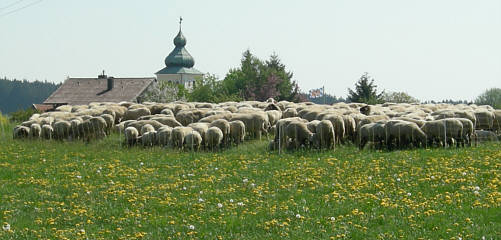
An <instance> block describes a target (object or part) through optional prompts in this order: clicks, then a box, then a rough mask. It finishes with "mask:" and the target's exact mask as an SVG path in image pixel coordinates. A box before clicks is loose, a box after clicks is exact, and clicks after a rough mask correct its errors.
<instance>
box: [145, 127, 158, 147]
mask: <svg viewBox="0 0 501 240" xmlns="http://www.w3.org/2000/svg"><path fill="white" fill-rule="evenodd" d="M157 142H158V141H157V132H156V131H155V130H153V131H147V132H145V133H144V134H142V135H141V143H142V144H143V147H152V146H155V145H157Z"/></svg>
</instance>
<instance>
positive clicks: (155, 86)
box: [138, 81, 186, 103]
mask: <svg viewBox="0 0 501 240" xmlns="http://www.w3.org/2000/svg"><path fill="white" fill-rule="evenodd" d="M185 95H186V89H185V88H184V86H183V85H182V84H175V83H171V82H168V81H155V82H153V83H152V84H151V86H150V87H148V89H147V90H146V92H145V93H144V95H143V96H141V97H140V98H139V99H138V100H139V101H140V102H159V103H166V102H173V101H176V100H185V99H186V98H185Z"/></svg>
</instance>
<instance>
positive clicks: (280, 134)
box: [274, 117, 308, 149]
mask: <svg viewBox="0 0 501 240" xmlns="http://www.w3.org/2000/svg"><path fill="white" fill-rule="evenodd" d="M294 121H297V122H303V123H308V120H306V119H302V118H300V117H292V118H283V119H280V120H278V122H277V124H275V126H276V130H275V131H276V132H275V139H274V141H275V143H276V144H277V145H278V143H279V142H280V144H279V145H280V149H282V148H283V147H284V146H286V144H287V133H286V129H287V126H288V125H289V124H290V123H291V122H294Z"/></svg>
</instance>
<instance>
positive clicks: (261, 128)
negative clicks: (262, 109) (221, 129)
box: [231, 112, 270, 139]
mask: <svg viewBox="0 0 501 240" xmlns="http://www.w3.org/2000/svg"><path fill="white" fill-rule="evenodd" d="M235 120H240V121H242V122H243V123H244V124H245V130H246V131H247V133H248V134H249V135H250V136H251V137H254V138H257V139H261V135H262V133H267V129H268V128H269V127H270V126H269V122H268V115H267V114H264V113H258V112H255V113H235V114H233V115H232V117H231V121H235Z"/></svg>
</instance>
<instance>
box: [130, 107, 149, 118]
mask: <svg viewBox="0 0 501 240" xmlns="http://www.w3.org/2000/svg"><path fill="white" fill-rule="evenodd" d="M146 115H151V112H150V110H149V109H148V108H145V107H140V108H135V109H130V108H129V109H128V110H127V111H126V112H125V115H124V120H137V119H138V118H139V117H141V116H146Z"/></svg>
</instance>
